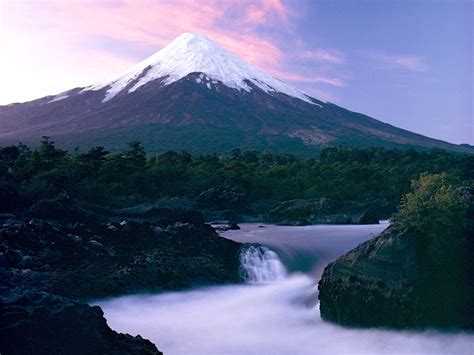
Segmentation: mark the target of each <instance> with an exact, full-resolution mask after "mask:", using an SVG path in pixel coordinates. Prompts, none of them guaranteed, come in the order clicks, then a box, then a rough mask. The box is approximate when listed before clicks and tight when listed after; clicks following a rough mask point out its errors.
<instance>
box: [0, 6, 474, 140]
mask: <svg viewBox="0 0 474 355" xmlns="http://www.w3.org/2000/svg"><path fill="white" fill-rule="evenodd" d="M472 22H473V5H472V1H470V0H467V1H464V0H451V1H450V0H445V1H437V0H425V1H408V0H406V1H404V0H398V1H395V0H371V1H368V0H357V1H356V0H332V1H328V0H325V1H322V0H321V1H316V0H315V1H313V0H293V1H292V0H286V1H284V0H283V1H282V0H257V1H248V0H235V1H230V0H201V1H195V0H179V1H177V0H173V1H172V0H166V1H140V0H122V1H120V0H117V1H98V0H95V1H88V0H82V1H73V0H69V1H67V0H43V1H42V0H35V1H18V0H3V1H2V0H0V24H1V25H0V26H1V27H0V40H1V43H2V47H3V50H2V55H1V56H0V64H1V65H0V77H1V78H2V84H1V90H0V104H7V103H10V102H17V101H20V102H21V101H26V100H31V99H34V98H38V97H42V96H46V95H49V94H56V93H58V92H61V91H64V90H67V89H70V88H72V87H77V86H86V85H90V84H93V83H96V82H99V81H102V80H106V79H110V78H113V77H114V76H116V75H117V74H119V73H121V72H123V71H125V70H127V69H128V68H129V67H130V66H132V65H133V64H135V63H136V62H138V61H140V60H142V59H145V58H146V57H148V56H149V55H151V54H153V53H154V52H156V51H157V50H159V49H160V48H162V47H163V46H164V45H166V43H168V42H169V41H171V40H172V39H173V38H175V37H176V36H178V35H179V34H181V33H182V32H201V33H204V34H206V35H207V36H209V37H210V38H211V39H213V40H215V41H216V42H218V43H220V44H221V45H223V46H224V47H226V48H227V49H229V50H231V51H232V52H234V53H236V54H237V55H239V56H241V57H242V58H244V59H246V60H247V61H249V62H251V63H252V64H254V65H256V66H258V67H260V68H261V69H263V70H265V71H267V72H268V73H270V74H272V75H274V76H276V77H278V78H280V79H282V80H284V81H287V82H289V83H291V84H292V85H294V86H296V87H298V88H300V89H303V90H304V91H306V92H307V93H309V94H311V95H313V96H315V97H317V98H319V99H323V100H328V101H331V102H334V103H336V104H339V105H341V106H343V107H346V108H348V109H351V110H354V111H358V112H362V113H365V114H367V115H370V116H372V117H374V118H377V119H379V120H382V121H384V122H388V123H391V124H393V125H395V126H399V127H402V128H406V129H409V130H411V131H415V132H418V133H422V134H425V135H428V136H431V137H435V138H439V139H443V140H447V141H450V142H454V143H470V144H474V122H473V79H474V77H473V71H472V59H473V56H472V43H473V24H472Z"/></svg>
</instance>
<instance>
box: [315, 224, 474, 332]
mask: <svg viewBox="0 0 474 355" xmlns="http://www.w3.org/2000/svg"><path fill="white" fill-rule="evenodd" d="M471 237H472V235H471ZM471 248H472V243H471ZM471 250H472V249H471ZM452 257H453V258H462V259H464V256H462V255H453V256H452ZM470 260H471V258H468V257H466V258H465V261H466V263H464V264H463V265H462V269H459V270H451V271H450V270H447V272H446V273H445V274H443V275H441V276H439V275H434V274H433V269H432V267H431V266H430V265H429V264H428V263H427V261H426V247H425V246H424V245H423V242H422V239H420V238H419V236H417V235H415V234H414V233H413V232H410V231H406V230H402V229H401V227H400V226H399V225H398V224H394V225H392V226H390V227H389V228H388V229H387V230H385V231H384V232H383V233H381V234H380V235H379V236H377V237H375V238H373V239H371V240H369V241H367V242H365V243H363V244H361V245H359V246H358V247H356V248H355V249H353V250H351V251H350V252H349V253H347V254H346V255H344V256H342V257H340V258H338V259H337V260H336V261H334V262H332V263H330V264H329V265H328V266H327V267H326V268H325V270H324V272H323V275H322V277H321V280H320V281H319V300H320V311H321V317H322V318H323V319H325V320H329V321H333V322H336V323H338V324H343V325H350V326H362V327H374V326H377V327H378V326H383V327H395V328H424V327H461V328H471V329H473V328H474V301H473V299H472V296H471V295H472V294H473V291H474V282H473V281H474V280H473V278H472V273H470V272H469V270H471V271H472V265H469V264H470V263H471V261H470ZM450 273H451V274H450Z"/></svg>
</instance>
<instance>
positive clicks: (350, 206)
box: [268, 198, 379, 225]
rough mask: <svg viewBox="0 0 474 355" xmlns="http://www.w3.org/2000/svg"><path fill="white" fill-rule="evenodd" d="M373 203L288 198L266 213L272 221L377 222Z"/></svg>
mask: <svg viewBox="0 0 474 355" xmlns="http://www.w3.org/2000/svg"><path fill="white" fill-rule="evenodd" d="M373 205H374V204H361V203H355V202H340V201H335V200H331V199H327V198H315V199H308V200H289V201H285V202H282V203H280V204H279V205H277V206H276V207H274V208H272V209H271V210H270V211H269V212H268V214H269V217H270V221H271V222H272V223H278V224H284V225H307V224H372V223H374V224H378V222H379V216H378V215H377V213H376V212H375V211H374V207H373Z"/></svg>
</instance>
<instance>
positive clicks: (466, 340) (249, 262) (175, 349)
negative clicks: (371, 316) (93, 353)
mask: <svg viewBox="0 0 474 355" xmlns="http://www.w3.org/2000/svg"><path fill="white" fill-rule="evenodd" d="M386 227H387V224H386V223H382V224H380V225H364V226H362V225H357V226H356V225H343V226H341V225H318V226H306V227H284V226H273V225H258V224H243V225H241V229H240V230H236V231H227V232H223V233H222V234H221V235H222V236H223V237H225V238H228V239H232V240H235V241H237V242H241V243H259V244H261V245H264V246H265V247H258V248H257V247H250V248H248V249H246V250H245V251H244V252H243V253H242V255H241V263H242V268H243V269H244V270H245V271H246V272H245V274H246V283H245V284H238V285H226V286H214V287H203V288H199V289H192V290H185V291H180V292H166V293H160V294H147V295H144V294H141V295H132V296H124V297H118V298H113V299H108V300H103V301H99V302H97V304H98V305H100V306H101V307H102V309H103V310H104V312H105V317H106V318H107V321H108V323H109V325H110V326H111V327H112V328H113V329H115V330H117V331H120V332H125V333H130V334H140V335H142V336H143V337H146V338H148V339H150V340H151V341H153V342H154V343H155V344H157V347H158V348H159V349H160V350H161V351H163V352H164V353H165V354H170V355H173V354H176V355H177V354H193V355H199V354H216V355H221V354H222V355H224V354H242V355H244V354H245V355H247V354H255V355H257V354H258V355H266V354H291V355H293V354H302V355H304V354H474V335H473V334H467V333H463V332H440V331H436V330H430V331H423V332H414V331H391V330H383V329H351V328H344V327H340V326H337V325H333V324H331V323H328V322H325V321H322V320H321V318H320V316H319V310H318V302H317V281H318V279H319V277H320V275H321V272H322V270H323V269H324V266H325V265H326V264H327V263H328V262H330V261H331V260H333V259H335V258H336V257H337V256H339V255H342V254H344V253H345V252H347V251H349V250H350V249H352V248H353V247H355V246H356V245H358V244H359V243H361V242H363V241H365V240H367V239H368V238H370V237H371V236H373V235H374V234H377V233H379V232H381V231H382V230H383V229H384V228H386Z"/></svg>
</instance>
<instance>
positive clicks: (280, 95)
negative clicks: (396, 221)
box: [0, 33, 474, 153]
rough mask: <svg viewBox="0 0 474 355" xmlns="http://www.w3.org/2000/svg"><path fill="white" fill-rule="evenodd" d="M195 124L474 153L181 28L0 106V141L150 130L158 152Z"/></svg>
mask: <svg viewBox="0 0 474 355" xmlns="http://www.w3.org/2000/svg"><path fill="white" fill-rule="evenodd" d="M204 70H205V72H204ZM160 125H161V126H160ZM200 125H202V126H203V127H206V130H207V133H206V135H207V136H201V137H197V136H195V137H193V135H192V131H190V132H188V133H187V134H186V137H187V138H186V139H187V140H191V141H192V140H196V141H199V140H201V141H202V140H203V138H204V139H207V140H209V139H210V140H212V139H213V136H212V135H213V131H214V132H218V131H219V130H226V131H227V132H237V133H238V134H240V135H242V140H243V141H253V142H255V141H259V142H260V143H259V144H258V146H259V147H260V149H265V148H266V147H265V141H267V142H268V141H269V140H272V139H273V140H274V137H278V138H279V139H280V141H281V142H283V141H284V142H285V143H284V144H283V145H285V144H290V145H299V148H298V149H299V150H301V151H303V150H307V151H314V150H315V149H316V150H317V149H320V148H325V147H330V146H341V145H342V146H357V147H369V146H387V147H400V148H411V147H415V148H425V149H426V148H427V149H429V148H443V149H448V150H454V151H459V152H468V153H472V152H474V147H471V146H464V145H463V146H461V145H455V144H451V143H448V142H443V141H441V140H436V139H432V138H428V137H425V136H422V135H420V134H417V133H413V132H410V131H407V130H403V129H400V128H397V127H394V126H392V125H389V124H387V123H383V122H381V121H378V120H376V119H374V118H371V117H369V116H366V115H363V114H360V113H356V112H352V111H349V110H346V109H344V108H342V107H339V106H337V105H334V104H332V103H329V102H323V101H321V100H318V99H315V98H312V97H310V96H309V95H307V94H305V93H304V92H302V91H300V90H298V89H296V88H293V87H291V86H289V85H287V84H285V83H283V82H281V81H280V80H278V79H274V78H272V77H271V76H269V75H267V74H265V73H263V72H262V71H260V70H259V69H256V68H254V67H252V66H251V65H250V64H248V63H246V62H244V61H243V60H241V59H240V58H238V57H237V56H235V55H234V54H232V53H230V52H228V51H227V50H225V49H223V48H221V47H220V46H218V45H217V44H215V43H214V42H212V41H211V40H210V39H208V38H207V37H204V36H203V35H200V34H189V33H185V34H183V35H181V36H179V37H178V38H177V39H175V40H174V41H173V42H171V43H170V44H169V45H168V46H166V47H164V48H163V49H161V50H160V51H158V52H157V53H155V54H154V55H152V56H151V57H149V58H148V59H146V60H145V61H142V62H141V63H139V64H137V65H136V66H135V67H134V68H132V69H131V70H129V71H127V72H126V73H124V74H122V75H121V76H119V77H117V78H116V79H114V80H111V81H105V82H102V83H99V84H96V85H91V86H88V87H85V88H75V89H71V90H68V91H66V92H63V93H60V94H58V95H55V96H47V97H45V98H41V99H37V100H34V101H30V102H26V103H22V104H13V105H8V106H0V144H5V143H15V142H18V141H23V142H25V143H32V144H34V143H36V142H38V141H39V140H40V139H41V137H42V136H44V135H47V136H51V137H52V138H53V139H54V140H56V141H57V142H58V143H59V144H60V145H63V146H66V147H69V148H72V147H73V146H72V145H74V146H75V145H80V146H83V147H87V146H91V145H92V144H101V142H102V141H105V142H109V143H108V145H109V146H108V147H107V148H109V149H120V147H121V146H123V141H124V140H144V139H143V138H146V139H145V140H147V141H148V142H149V143H148V144H147V145H148V146H146V148H147V149H149V150H150V149H151V151H157V152H159V151H162V150H165V149H181V148H183V147H185V146H186V145H187V143H188V142H183V141H182V140H180V139H179V138H180V137H179V134H175V133H174V132H173V129H175V130H178V128H179V129H180V130H181V131H183V130H186V127H187V128H188V129H191V127H195V126H200ZM164 130H165V131H166V135H167V136H166V138H167V139H168V138H169V139H170V140H171V141H173V136H175V139H174V144H171V145H170V144H168V145H166V147H165V144H161V145H160V143H161V141H162V140H163V131H164ZM199 132H201V134H202V132H203V130H198V132H196V134H199ZM230 135H231V133H229V134H226V136H227V137H229V136H230ZM217 136H218V134H217V133H216V140H215V143H216V144H215V146H214V147H213V146H212V144H211V145H209V146H208V147H207V148H206V150H205V151H206V152H222V151H221V148H219V147H220V146H222V145H223V144H224V145H225V143H226V142H223V141H219V140H218V137H217ZM94 137H95V138H94ZM93 138H94V139H93ZM222 139H224V138H222ZM227 139H228V138H227ZM295 140H296V141H295ZM297 141H299V142H300V144H299V143H297ZM237 143H238V142H237ZM237 147H241V148H245V146H237ZM270 147H271V145H270V144H268V147H267V148H270ZM197 148H199V147H198V146H197ZM276 148H278V147H276ZM283 148H284V147H283ZM298 149H297V150H298ZM197 150H198V151H199V149H197ZM284 150H285V149H283V152H284Z"/></svg>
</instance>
